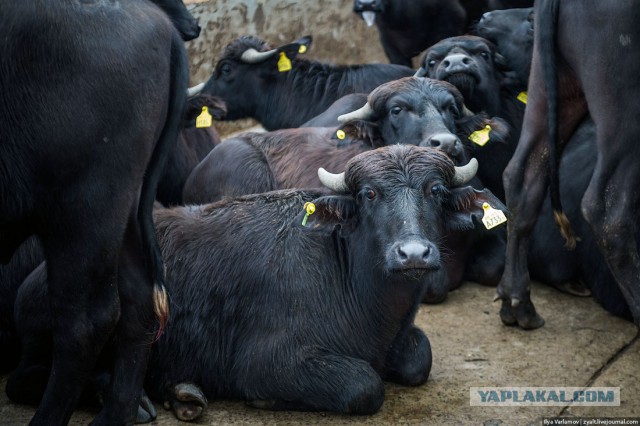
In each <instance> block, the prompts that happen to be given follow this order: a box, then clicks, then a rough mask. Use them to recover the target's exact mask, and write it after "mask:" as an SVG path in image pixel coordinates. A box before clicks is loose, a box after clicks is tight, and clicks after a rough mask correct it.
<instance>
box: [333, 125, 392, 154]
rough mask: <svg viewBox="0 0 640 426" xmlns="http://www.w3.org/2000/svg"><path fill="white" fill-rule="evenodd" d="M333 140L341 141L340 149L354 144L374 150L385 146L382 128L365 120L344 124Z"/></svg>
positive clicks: (339, 143)
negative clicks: (357, 143)
mask: <svg viewBox="0 0 640 426" xmlns="http://www.w3.org/2000/svg"><path fill="white" fill-rule="evenodd" d="M341 131H342V133H340V132H341ZM342 136H344V137H342ZM333 138H336V139H338V140H339V142H338V147H342V146H347V145H351V144H352V143H354V142H360V143H363V144H365V145H366V146H368V147H369V148H372V149H373V148H379V147H381V146H384V140H383V139H382V133H381V132H380V127H379V126H378V125H377V124H376V123H372V122H370V121H365V120H353V121H349V122H348V123H345V124H343V125H342V126H340V127H338V129H337V130H336V132H335V133H334V135H333Z"/></svg>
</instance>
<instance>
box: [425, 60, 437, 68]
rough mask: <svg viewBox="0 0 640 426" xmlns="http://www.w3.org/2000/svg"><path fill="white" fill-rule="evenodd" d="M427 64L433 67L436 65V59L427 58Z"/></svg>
mask: <svg viewBox="0 0 640 426" xmlns="http://www.w3.org/2000/svg"><path fill="white" fill-rule="evenodd" d="M427 65H429V67H430V68H431V67H434V66H435V65H436V60H435V59H431V60H429V62H427Z"/></svg>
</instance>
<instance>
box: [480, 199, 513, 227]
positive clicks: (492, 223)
mask: <svg viewBox="0 0 640 426" xmlns="http://www.w3.org/2000/svg"><path fill="white" fill-rule="evenodd" d="M482 209H483V210H484V215H483V216H482V223H484V227H485V228H487V229H491V228H495V227H496V226H498V225H500V224H502V223H505V222H506V221H507V217H506V216H505V215H504V213H503V212H502V210H498V209H494V208H493V207H491V206H490V205H489V203H482Z"/></svg>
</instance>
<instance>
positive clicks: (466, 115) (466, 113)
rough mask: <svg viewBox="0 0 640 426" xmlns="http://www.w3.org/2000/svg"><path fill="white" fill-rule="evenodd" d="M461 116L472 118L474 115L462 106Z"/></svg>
mask: <svg viewBox="0 0 640 426" xmlns="http://www.w3.org/2000/svg"><path fill="white" fill-rule="evenodd" d="M462 115H464V116H465V117H473V116H474V115H475V114H474V113H473V111H471V110H470V109H469V108H467V106H466V105H464V104H463V105H462Z"/></svg>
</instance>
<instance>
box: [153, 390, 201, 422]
mask: <svg viewBox="0 0 640 426" xmlns="http://www.w3.org/2000/svg"><path fill="white" fill-rule="evenodd" d="M207 403H208V401H207V397H205V396H204V393H203V392H202V390H201V389H200V388H199V387H198V386H196V385H194V384H193V383H180V384H177V385H176V386H174V388H173V395H172V397H171V399H170V400H169V401H165V403H164V408H166V409H167V410H169V409H170V410H172V411H173V414H174V415H175V416H176V418H177V419H178V420H182V421H184V422H190V421H193V420H195V419H197V418H198V417H200V416H201V415H202V412H203V411H204V409H205V408H206V407H207Z"/></svg>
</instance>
